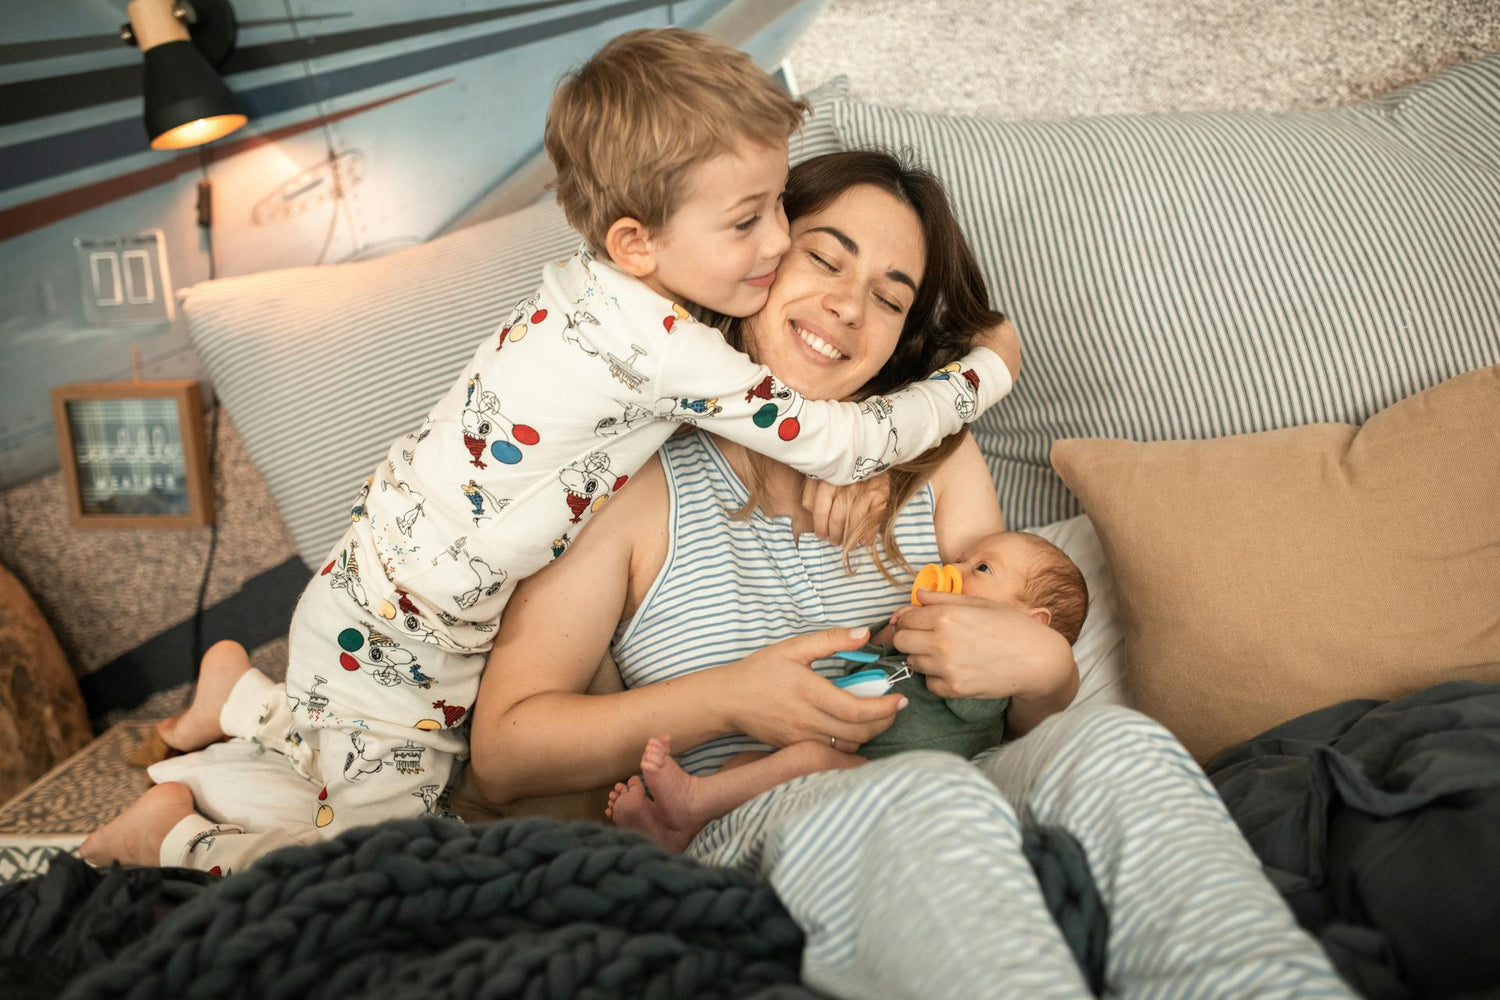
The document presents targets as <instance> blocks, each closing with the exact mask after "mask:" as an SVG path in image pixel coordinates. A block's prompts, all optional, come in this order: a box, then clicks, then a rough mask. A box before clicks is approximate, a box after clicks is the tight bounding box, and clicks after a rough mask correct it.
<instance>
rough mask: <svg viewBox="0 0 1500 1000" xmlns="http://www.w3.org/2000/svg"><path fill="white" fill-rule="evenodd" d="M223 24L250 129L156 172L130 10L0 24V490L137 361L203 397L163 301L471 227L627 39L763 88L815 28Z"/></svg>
mask: <svg viewBox="0 0 1500 1000" xmlns="http://www.w3.org/2000/svg"><path fill="white" fill-rule="evenodd" d="M230 2H231V4H232V7H233V11H234V14H235V18H236V20H237V22H238V33H237V39H236V43H235V47H234V49H233V51H232V53H230V55H229V56H228V58H227V60H226V61H225V62H224V63H223V64H222V65H221V66H220V67H219V73H220V75H221V76H222V77H223V79H224V81H225V82H226V83H227V84H228V86H229V88H230V89H231V90H232V91H233V92H234V94H235V96H236V98H237V100H238V102H239V104H240V107H241V109H242V110H243V111H244V113H245V114H246V115H247V116H248V118H249V123H248V125H246V127H244V128H241V129H240V130H239V131H236V132H233V133H231V134H230V135H228V136H226V137H225V138H223V139H220V140H219V141H217V142H215V143H213V144H210V145H208V146H200V147H196V148H191V149H181V150H165V151H157V150H153V149H151V148H150V147H149V146H148V144H147V134H146V131H145V127H144V125H143V122H142V99H141V89H142V86H141V78H142V57H141V53H140V51H139V50H138V49H136V48H131V47H127V46H126V45H125V44H122V42H121V39H120V35H119V32H120V27H121V25H122V24H124V23H125V22H126V0H73V2H70V3H66V4H50V3H48V4H30V3H26V4H23V3H10V4H4V5H0V273H3V279H0V488H6V487H10V486H13V485H15V484H17V483H20V482H24V481H26V480H28V479H30V478H33V477H35V476H37V475H40V474H42V473H45V472H47V471H50V470H51V469H53V468H56V465H57V446H56V443H55V437H54V434H53V428H52V413H51V405H50V401H49V396H48V393H49V390H50V388H51V387H52V386H53V385H57V384H60V383H64V382H88V381H106V380H113V379H122V378H129V377H130V375H131V372H132V355H133V352H135V351H139V352H140V356H141V358H142V360H143V366H142V372H143V375H144V377H146V378H202V377H203V371H202V369H201V367H200V365H199V363H198V361H197V358H196V357H195V356H194V354H193V352H192V349H191V347H190V346H189V344H188V339H187V335H186V330H185V328H184V326H183V324H182V322H181V318H180V316H179V315H178V310H177V309H176V307H175V304H174V295H175V292H176V291H177V290H178V289H181V288H185V287H187V286H188V285H191V284H194V283H196V282H198V281H202V280H204V279H206V278H209V277H214V276H227V275H239V274H247V273H252V272H255V271H261V270H265V269H268V268H276V267H286V266H293V265H302V264H324V263H336V262H341V261H349V260H357V259H362V258H366V257H371V256H377V255H380V254H384V253H389V252H391V251H392V250H395V249H399V248H401V247H405V246H410V245H413V244H415V243H419V242H421V241H424V240H426V239H429V238H431V237H433V236H434V235H437V234H439V233H441V232H443V231H445V230H446V229H448V228H449V227H451V226H453V225H454V224H455V223H456V222H465V223H466V222H470V221H474V210H475V208H476V206H481V205H484V204H488V203H487V202H485V197H486V195H487V194H489V193H490V192H492V191H493V190H494V189H495V188H496V186H497V185H498V184H500V183H501V182H502V181H504V180H505V179H506V178H507V177H510V176H512V175H513V174H514V173H515V172H517V171H518V170H519V169H520V168H522V167H524V166H526V165H527V164H528V163H534V162H535V157H536V156H537V155H538V153H539V150H540V148H541V135H542V125H543V122H544V121H545V117H546V109H547V104H548V102H549V101H550V99H551V93H552V88H553V85H554V84H555V82H556V80H557V78H558V77H559V76H560V75H561V74H562V73H563V72H564V71H566V70H567V69H568V68H569V67H571V66H573V65H576V64H577V63H579V62H581V61H582V60H584V59H585V58H587V57H588V55H589V54H590V53H592V52H593V51H594V50H595V49H597V48H598V47H599V46H600V45H601V44H603V43H604V42H605V41H606V40H608V39H609V38H611V37H613V36H615V35H617V34H619V33H621V32H623V31H628V30H630V29H632V28H638V27H651V26H665V25H673V24H675V25H681V26H684V27H694V28H698V27H705V28H707V29H708V30H715V33H717V34H720V35H721V37H726V40H728V41H730V42H731V43H733V44H736V45H738V46H739V47H741V48H743V49H745V50H746V51H748V52H750V53H751V55H753V56H755V57H756V59H757V61H758V62H760V64H761V65H762V66H766V67H767V68H768V69H769V68H774V67H775V66H776V65H777V64H778V63H779V62H780V61H781V60H782V59H783V58H784V56H785V53H786V51H787V50H788V49H789V48H790V46H791V43H792V41H793V40H794V39H795V38H796V36H797V35H798V34H800V32H801V31H802V30H803V29H804V28H805V27H806V25H807V23H808V22H810V21H811V19H812V17H813V16H815V15H816V13H817V11H818V10H819V9H820V8H821V7H822V6H823V0H813V2H810V3H809V2H805V0H804V2H798V0H678V2H674V3H664V2H660V0H550V2H549V0H541V2H501V0H428V2H423V3H414V2H410V0H230ZM726 24H728V25H732V28H733V30H732V31H731V34H737V35H738V36H739V37H730V36H729V35H728V34H725V33H724V32H723V31H720V30H716V29H718V28H720V27H722V26H723V25H726ZM204 181H208V182H211V184H210V185H209V186H208V192H207V195H206V196H201V195H200V189H201V187H202V185H201V182H204ZM200 199H201V200H202V201H205V202H206V203H207V204H206V205H205V206H204V208H203V209H201V210H200ZM200 211H208V212H209V213H210V214H209V215H208V216H206V218H208V219H209V220H210V221H211V225H208V226H204V225H200V221H199V220H200Z"/></svg>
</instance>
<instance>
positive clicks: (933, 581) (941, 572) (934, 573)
mask: <svg viewBox="0 0 1500 1000" xmlns="http://www.w3.org/2000/svg"><path fill="white" fill-rule="evenodd" d="M919 590H936V591H937V592H939V593H941V594H962V593H963V592H964V578H963V576H962V575H961V574H960V573H959V572H958V567H957V566H939V565H938V564H937V563H928V564H927V565H926V566H923V567H922V568H921V569H919V570H917V579H916V582H915V583H913V584H912V585H911V602H912V603H913V604H916V605H918V606H920V605H921V603H922V602H921V601H919V600H918V599H917V591H919Z"/></svg>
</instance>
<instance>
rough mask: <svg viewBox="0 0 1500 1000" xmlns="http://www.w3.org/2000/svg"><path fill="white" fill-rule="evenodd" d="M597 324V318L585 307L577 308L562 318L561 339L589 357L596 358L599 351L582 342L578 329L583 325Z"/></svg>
mask: <svg viewBox="0 0 1500 1000" xmlns="http://www.w3.org/2000/svg"><path fill="white" fill-rule="evenodd" d="M598 325H599V320H598V319H597V318H596V317H595V316H594V314H593V313H591V312H589V311H588V310H587V309H579V310H578V311H577V312H574V313H571V314H569V315H568V316H566V317H565V318H564V320H563V331H562V339H563V340H564V341H566V342H567V343H569V344H572V345H573V346H574V347H576V348H578V349H579V350H580V351H582V352H583V353H584V354H587V355H588V356H589V357H591V358H597V357H598V356H599V352H598V351H596V350H594V349H593V348H592V347H589V346H588V345H587V344H585V343H584V342H583V338H582V337H581V336H579V333H578V331H579V330H581V329H583V328H584V327H585V326H598Z"/></svg>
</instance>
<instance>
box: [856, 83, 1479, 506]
mask: <svg viewBox="0 0 1500 1000" xmlns="http://www.w3.org/2000/svg"><path fill="white" fill-rule="evenodd" d="M833 111H834V122H835V123H836V124H837V126H838V129H839V132H840V133H841V135H842V136H843V138H844V140H845V142H846V144H847V145H849V146H850V147H858V146H869V145H877V146H884V147H888V148H901V147H911V148H912V149H914V150H915V151H916V153H917V155H918V158H919V159H920V160H922V161H923V162H925V163H926V164H928V165H929V166H930V167H931V168H932V169H933V170H934V172H936V173H937V174H938V175H939V176H940V177H941V178H942V179H943V180H944V182H945V183H946V185H947V187H948V189H949V192H950V194H951V196H952V199H953V201H954V205H955V209H956V211H957V213H958V216H959V221H960V223H961V224H962V225H963V228H964V230H965V232H966V233H967V234H968V236H969V238H970V240H971V242H972V243H973V245H974V247H975V250H976V252H977V253H978V255H979V257H980V260H981V263H982V266H983V268H984V272H985V276H986V278H987V279H988V281H989V283H990V288H991V293H992V295H993V297H994V299H995V304H996V306H997V307H998V308H1000V309H1002V310H1004V311H1005V312H1007V313H1008V314H1009V315H1011V316H1012V317H1014V319H1015V321H1016V325H1017V327H1018V328H1019V330H1020V332H1021V341H1022V344H1023V347H1024V354H1025V365H1024V371H1023V374H1022V377H1021V379H1020V381H1019V383H1018V384H1017V388H1016V390H1015V391H1014V392H1013V393H1012V395H1011V396H1010V398H1008V399H1007V400H1005V401H1004V402H1003V403H1001V404H1000V405H999V406H998V407H996V408H995V409H994V410H993V411H991V412H990V413H989V414H987V415H986V416H985V417H984V418H982V419H981V421H980V422H979V424H978V425H977V427H976V436H977V438H978V440H979V443H980V446H981V448H982V449H983V450H984V452H985V455H986V457H987V459H988V462H989V464H990V469H991V472H992V473H993V474H994V476H995V480H996V483H997V485H998V488H999V492H1000V499H1001V504H1002V506H1003V507H1004V508H1005V511H1006V515H1007V520H1008V521H1009V522H1010V523H1011V524H1012V525H1013V526H1016V527H1026V526H1029V525H1038V524H1046V523H1049V522H1052V521H1056V520H1059V519H1061V518H1064V517H1067V516H1070V515H1072V514H1075V513H1077V512H1078V510H1079V506H1078V503H1077V501H1076V500H1075V499H1074V498H1073V497H1072V495H1071V494H1069V493H1068V492H1067V490H1066V488H1065V487H1064V486H1063V484H1062V481H1061V480H1060V479H1058V478H1057V476H1056V475H1055V474H1054V473H1053V471H1052V469H1051V467H1050V466H1049V465H1048V460H1047V456H1048V452H1049V450H1050V449H1051V446H1052V442H1053V441H1054V440H1056V439H1058V438H1066V437H1124V438H1132V439H1135V440H1140V441H1152V440H1166V439H1177V438H1207V437H1216V436H1221V435H1226V434H1235V433H1241V432H1246V431H1259V430H1268V429H1273V428H1279V427H1287V426H1292V425H1297V424H1304V423H1310V422H1317V421H1348V422H1356V423H1357V422H1362V421H1363V420H1364V419H1365V418H1367V417H1369V416H1370V415H1371V414H1373V413H1375V412H1376V411H1378V410H1381V409H1383V408H1384V407H1386V406H1388V405H1390V404H1391V403H1394V402H1396V401H1397V400H1399V399H1401V398H1403V397H1405V396H1408V395H1410V394H1412V393H1414V392H1416V391H1418V390H1420V389H1424V388H1427V387H1429V386H1432V385H1435V384H1437V383H1438V382H1441V381H1443V380H1444V379H1446V378H1449V377H1451V376H1453V375H1457V374H1459V373H1462V372H1465V371H1469V370H1472V369H1474V368H1479V367H1483V366H1486V365H1491V364H1495V363H1496V362H1500V55H1494V56H1488V57H1485V58H1482V59H1480V60H1478V61H1475V62H1473V63H1470V64H1468V65H1465V66H1460V67H1458V68H1456V69H1453V70H1449V71H1447V72H1444V73H1441V74H1439V75H1437V76H1435V77H1433V78H1431V79H1430V80H1427V81H1425V82H1422V83H1419V84H1416V85H1414V86H1411V87H1407V88H1405V89H1403V90H1401V91H1398V92H1396V93H1394V94H1392V95H1389V96H1387V97H1384V98H1381V99H1378V100H1373V101H1369V102H1366V103H1363V104H1359V105H1355V106H1353V107H1348V108H1342V109H1338V110H1334V111H1317V112H1305V113H1295V114H1267V113H1248V112H1247V113H1191V114H1188V113H1184V114H1171V115H1118V116H1108V117H1095V118H1077V119H1068V120H1058V121H985V120H980V119H973V118H947V117H939V116H933V115H927V114H919V113H915V112H909V111H897V110H892V109H889V108H884V107H877V106H873V105H868V104H860V103H855V102H848V101H844V102H839V103H838V104H836V105H835V107H834V109H833ZM1488 458H1489V460H1494V459H1495V456H1489V457H1488Z"/></svg>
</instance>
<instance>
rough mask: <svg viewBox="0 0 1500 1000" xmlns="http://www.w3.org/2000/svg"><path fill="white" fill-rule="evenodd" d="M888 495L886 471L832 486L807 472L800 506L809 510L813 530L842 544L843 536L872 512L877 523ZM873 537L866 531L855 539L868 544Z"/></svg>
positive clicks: (888, 477)
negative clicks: (868, 477) (860, 479)
mask: <svg viewBox="0 0 1500 1000" xmlns="http://www.w3.org/2000/svg"><path fill="white" fill-rule="evenodd" d="M890 499H891V478H890V476H887V475H879V476H874V477H871V478H870V479H866V480H863V481H861V482H858V483H851V484H850V485H848V486H834V485H833V484H832V483H830V482H828V481H827V480H823V479H814V478H812V477H811V476H809V477H808V478H807V480H806V481H805V482H804V483H803V484H802V506H803V507H806V508H807V509H808V510H809V511H811V512H812V516H813V534H815V535H817V536H818V537H819V538H821V539H823V540H824V541H826V542H830V543H832V544H834V545H843V544H844V536H845V535H846V534H847V533H848V532H850V531H852V530H853V529H854V528H855V526H857V525H858V524H860V522H861V521H863V520H864V519H865V518H867V517H869V516H870V515H872V514H873V515H875V520H874V521H872V522H871V523H872V525H873V526H878V525H879V524H880V518H881V517H883V516H884V515H885V508H886V505H887V504H888V503H890ZM874 540H875V536H874V534H873V532H866V533H865V535H864V536H863V537H861V538H858V539H856V540H855V541H856V543H857V544H859V545H868V544H870V543H871V542H873V541H874Z"/></svg>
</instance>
